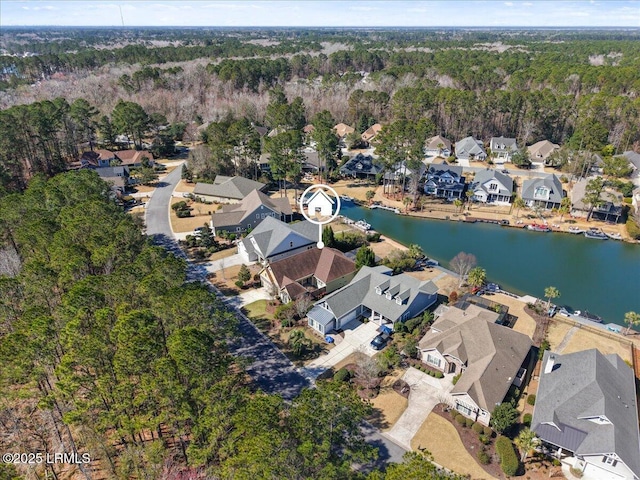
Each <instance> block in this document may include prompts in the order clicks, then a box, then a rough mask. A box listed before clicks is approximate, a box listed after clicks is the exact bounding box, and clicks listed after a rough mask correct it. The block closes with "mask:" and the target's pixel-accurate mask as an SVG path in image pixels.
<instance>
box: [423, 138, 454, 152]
mask: <svg viewBox="0 0 640 480" xmlns="http://www.w3.org/2000/svg"><path fill="white" fill-rule="evenodd" d="M438 145H442V146H443V148H446V149H447V150H451V142H450V141H449V140H447V139H446V138H444V137H442V136H440V135H436V136H435V137H431V138H428V139H427V141H426V142H425V148H426V149H427V150H436V149H438V148H439V147H438Z"/></svg>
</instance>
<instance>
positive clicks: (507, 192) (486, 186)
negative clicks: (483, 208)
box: [469, 169, 513, 205]
mask: <svg viewBox="0 0 640 480" xmlns="http://www.w3.org/2000/svg"><path fill="white" fill-rule="evenodd" d="M469 189H470V190H471V191H472V192H473V197H472V199H473V201H475V202H482V203H492V204H495V205H509V204H510V203H511V197H512V195H513V179H512V178H511V177H510V176H509V175H505V174H504V173H501V172H498V171H496V170H489V169H487V170H481V171H479V172H478V173H476V176H475V177H474V179H473V182H471V184H470V185H469Z"/></svg>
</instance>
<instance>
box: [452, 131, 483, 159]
mask: <svg viewBox="0 0 640 480" xmlns="http://www.w3.org/2000/svg"><path fill="white" fill-rule="evenodd" d="M456 158H457V159H458V160H466V161H468V160H485V159H486V158H487V152H485V151H484V147H483V145H482V142H481V141H480V140H476V139H475V138H473V137H466V138H463V139H462V140H460V141H459V142H456Z"/></svg>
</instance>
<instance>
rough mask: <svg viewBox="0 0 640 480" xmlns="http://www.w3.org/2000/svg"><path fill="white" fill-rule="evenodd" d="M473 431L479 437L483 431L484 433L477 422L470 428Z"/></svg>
mask: <svg viewBox="0 0 640 480" xmlns="http://www.w3.org/2000/svg"><path fill="white" fill-rule="evenodd" d="M471 428H472V429H473V431H474V432H476V433H477V434H478V435H480V434H481V433H482V432H483V431H484V427H483V426H482V425H481V424H480V423H478V422H474V423H473V426H472V427H471Z"/></svg>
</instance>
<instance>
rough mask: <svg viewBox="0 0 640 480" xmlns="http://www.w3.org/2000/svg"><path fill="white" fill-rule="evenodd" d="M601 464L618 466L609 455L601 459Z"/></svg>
mask: <svg viewBox="0 0 640 480" xmlns="http://www.w3.org/2000/svg"><path fill="white" fill-rule="evenodd" d="M602 463H604V464H605V465H611V466H612V467H615V466H616V465H617V464H618V461H617V460H616V459H615V458H614V457H612V456H610V455H605V456H604V457H602Z"/></svg>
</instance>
